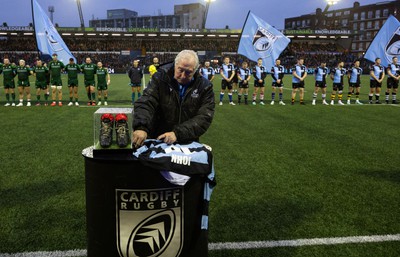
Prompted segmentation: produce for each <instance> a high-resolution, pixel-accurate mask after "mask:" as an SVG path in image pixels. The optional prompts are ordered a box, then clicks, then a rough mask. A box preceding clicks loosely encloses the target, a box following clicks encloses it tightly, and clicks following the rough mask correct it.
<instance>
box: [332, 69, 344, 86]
mask: <svg viewBox="0 0 400 257" xmlns="http://www.w3.org/2000/svg"><path fill="white" fill-rule="evenodd" d="M331 74H333V83H335V84H339V83H340V84H342V85H343V77H344V75H345V74H346V69H345V68H337V67H336V68H333V69H332V70H331Z"/></svg>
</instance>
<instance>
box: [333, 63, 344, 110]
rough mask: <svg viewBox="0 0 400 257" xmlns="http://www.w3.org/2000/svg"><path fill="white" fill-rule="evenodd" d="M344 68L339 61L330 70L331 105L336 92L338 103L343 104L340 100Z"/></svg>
mask: <svg viewBox="0 0 400 257" xmlns="http://www.w3.org/2000/svg"><path fill="white" fill-rule="evenodd" d="M346 73H347V72H346V69H345V68H344V62H342V61H339V63H338V65H337V67H336V68H333V69H332V70H331V79H332V80H333V90H332V94H331V105H334V104H335V98H336V93H337V94H338V104H339V105H344V103H343V102H342V97H343V87H344V82H343V78H344V75H346Z"/></svg>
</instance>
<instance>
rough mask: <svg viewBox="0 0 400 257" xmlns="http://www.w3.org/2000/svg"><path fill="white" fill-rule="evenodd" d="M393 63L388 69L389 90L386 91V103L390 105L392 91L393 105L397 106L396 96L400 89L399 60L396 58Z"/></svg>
mask: <svg viewBox="0 0 400 257" xmlns="http://www.w3.org/2000/svg"><path fill="white" fill-rule="evenodd" d="M392 61H393V62H392V63H391V64H390V65H389V67H388V68H387V74H388V79H387V89H386V93H385V96H386V103H387V104H388V103H389V95H390V90H392V104H397V100H396V95H397V89H398V88H399V80H400V65H399V64H398V63H397V61H398V59H397V57H396V56H394V57H393V58H392Z"/></svg>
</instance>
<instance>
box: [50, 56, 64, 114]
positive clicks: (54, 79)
mask: <svg viewBox="0 0 400 257" xmlns="http://www.w3.org/2000/svg"><path fill="white" fill-rule="evenodd" d="M57 58H58V57H57V54H53V60H52V61H50V62H49V64H48V65H47V66H48V68H49V71H50V74H51V99H53V102H52V103H51V106H56V105H57V103H56V96H57V93H58V106H62V81H61V71H62V70H63V69H64V67H65V66H64V63H62V62H60V61H59V60H58V59H57ZM57 91H58V92H57Z"/></svg>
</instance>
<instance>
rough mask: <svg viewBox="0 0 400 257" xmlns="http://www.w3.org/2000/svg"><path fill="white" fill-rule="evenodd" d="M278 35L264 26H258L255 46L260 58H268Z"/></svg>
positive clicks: (254, 41) (254, 40)
mask: <svg viewBox="0 0 400 257" xmlns="http://www.w3.org/2000/svg"><path fill="white" fill-rule="evenodd" d="M276 39H277V37H276V36H275V35H274V34H272V33H271V32H269V31H268V30H266V29H265V28H263V27H258V29H257V31H256V33H255V34H254V39H253V47H254V49H255V50H256V51H257V52H258V54H259V56H260V58H263V59H264V58H268V57H270V56H271V54H272V46H273V45H274V42H275V41H276Z"/></svg>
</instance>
